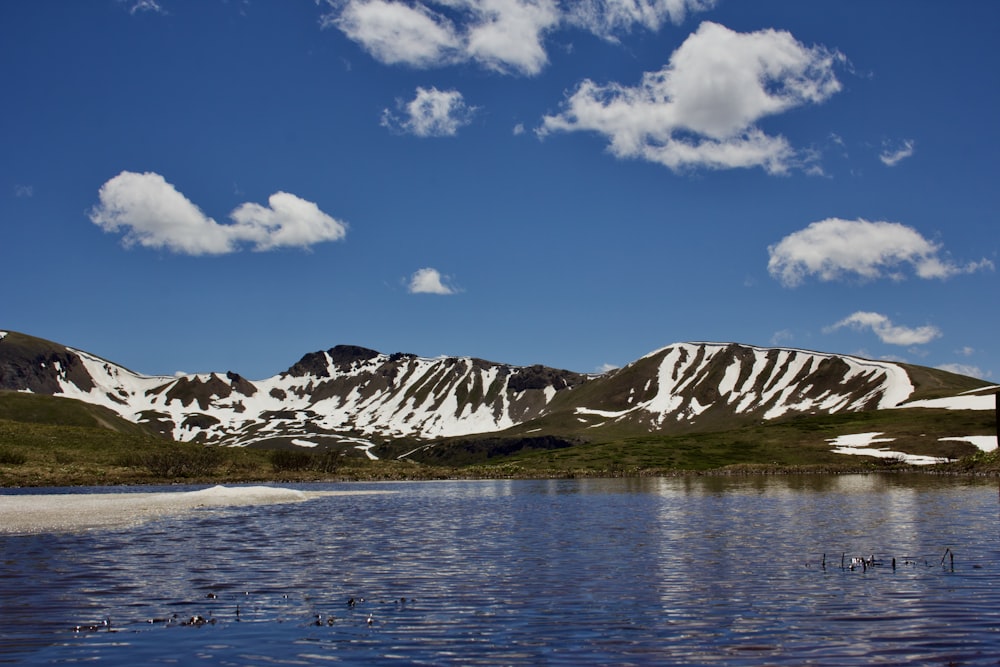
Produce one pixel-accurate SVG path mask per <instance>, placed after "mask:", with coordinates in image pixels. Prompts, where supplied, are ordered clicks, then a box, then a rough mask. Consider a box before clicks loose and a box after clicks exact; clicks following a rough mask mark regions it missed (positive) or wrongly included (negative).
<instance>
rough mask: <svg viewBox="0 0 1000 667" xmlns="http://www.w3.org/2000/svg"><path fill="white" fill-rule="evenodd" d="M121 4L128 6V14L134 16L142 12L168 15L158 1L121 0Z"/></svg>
mask: <svg viewBox="0 0 1000 667" xmlns="http://www.w3.org/2000/svg"><path fill="white" fill-rule="evenodd" d="M119 2H121V3H122V4H124V5H127V6H128V13H129V14H132V15H133V16H134V15H135V14H138V13H140V12H152V13H154V14H166V13H167V12H166V10H164V9H163V7H162V6H161V5H160V3H159V2H157V0H119Z"/></svg>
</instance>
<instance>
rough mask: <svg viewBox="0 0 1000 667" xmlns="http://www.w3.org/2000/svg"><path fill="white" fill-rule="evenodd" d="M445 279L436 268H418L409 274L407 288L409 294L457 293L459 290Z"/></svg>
mask: <svg viewBox="0 0 1000 667" xmlns="http://www.w3.org/2000/svg"><path fill="white" fill-rule="evenodd" d="M446 280H447V276H442V275H441V273H440V272H439V271H438V270H437V269H431V268H425V269H418V270H417V271H416V272H414V274H413V275H412V276H410V282H409V285H408V289H409V292H410V294H457V293H458V291H459V290H458V289H457V288H455V287H453V286H451V285H449V284H447V282H445V281H446Z"/></svg>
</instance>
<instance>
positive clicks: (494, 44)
mask: <svg viewBox="0 0 1000 667" xmlns="http://www.w3.org/2000/svg"><path fill="white" fill-rule="evenodd" d="M452 2H453V3H454V4H455V5H458V6H462V7H466V8H467V9H468V11H470V12H471V14H472V16H473V18H472V24H471V26H470V27H469V31H468V34H467V36H466V53H467V54H468V55H469V57H471V58H472V59H473V60H476V61H478V62H480V63H482V64H483V65H484V66H486V67H487V68H489V69H492V70H496V71H499V72H516V73H520V74H538V73H539V72H540V71H542V69H543V68H544V67H545V65H546V64H548V60H549V59H548V55H546V53H545V47H544V46H543V45H542V38H543V34H544V33H545V32H546V31H547V30H549V29H551V28H552V27H554V26H555V25H556V24H557V23H558V22H559V12H558V10H557V9H556V5H555V2H554V1H553V0H528V1H525V0H452Z"/></svg>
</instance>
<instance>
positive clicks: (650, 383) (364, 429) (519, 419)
mask: <svg viewBox="0 0 1000 667" xmlns="http://www.w3.org/2000/svg"><path fill="white" fill-rule="evenodd" d="M930 386H933V387H932V388H933V391H932V392H928V391H925V389H924V388H925V387H930ZM985 386H988V384H987V383H985V382H983V381H981V380H977V379H975V378H968V377H965V376H959V375H954V374H951V373H947V372H945V371H938V370H935V369H929V368H926V367H918V366H909V365H905V364H898V363H893V362H883V361H875V360H870V359H863V358H860V357H855V356H851V355H838V354H832V353H823V352H817V351H809V350H801V349H797V348H765V347H759V346H752V345H744V344H739V343H713V342H706V341H699V342H688V343H673V344H671V345H668V346H664V347H661V348H659V349H657V350H654V351H652V352H650V353H648V354H646V355H643V356H642V357H640V358H639V359H636V360H635V361H633V362H631V363H629V364H627V365H626V366H624V367H622V368H619V369H615V370H612V371H609V372H607V373H604V374H600V375H586V374H581V373H575V372H572V371H566V370H561V369H556V368H551V367H547V366H543V365H532V366H515V365H510V364H503V363H498V362H491V361H486V360H483V359H478V358H474V357H438V358H424V357H419V356H417V355H414V354H408V353H398V352H397V353H392V354H385V353H382V352H378V351H376V350H373V349H370V348H365V347H361V346H357V345H337V346H334V347H331V348H329V349H327V350H320V351H316V352H309V353H306V354H305V355H303V356H302V357H301V358H300V359H299V360H298V361H297V362H295V363H294V364H292V365H291V366H290V367H289V368H288V369H287V370H286V371H283V372H281V373H279V374H277V375H274V376H272V377H270V378H264V379H262V380H248V379H246V378H244V377H242V376H241V375H239V374H238V373H236V372H234V371H226V372H224V373H221V372H210V373H196V374H184V375H178V376H147V375H143V374H140V373H136V372H134V371H131V370H129V369H126V368H124V367H122V366H120V365H117V364H114V363H113V362H110V361H108V360H106V359H102V358H100V357H97V356H96V355H92V354H90V353H87V352H85V351H82V350H78V349H75V348H72V347H67V346H64V345H60V344H58V343H53V342H51V341H46V340H44V339H39V338H34V337H31V336H28V335H26V334H20V333H17V332H7V331H4V332H2V333H0V389H7V390H13V391H27V392H32V393H38V394H50V395H59V396H64V397H68V398H75V399H77V400H81V401H84V402H87V403H92V404H95V405H100V406H103V407H105V408H108V409H110V410H112V411H114V412H115V413H117V414H118V415H120V416H121V417H122V418H124V419H125V420H127V421H130V422H132V423H136V424H139V425H142V426H144V427H146V428H149V429H152V430H155V431H157V432H159V433H161V434H163V435H166V436H169V437H171V438H173V439H175V440H182V441H194V442H201V443H204V444H210V445H228V446H256V447H289V446H295V447H307V448H321V449H323V448H338V449H342V450H344V449H354V450H359V451H361V452H363V453H364V454H365V455H368V456H369V457H371V458H374V457H375V454H374V453H373V449H375V448H377V447H378V446H380V445H383V444H386V443H393V442H397V443H398V442H412V443H414V445H415V446H414V447H413V449H414V450H416V449H419V448H420V447H422V446H423V445H425V444H426V443H429V442H433V441H436V440H441V439H447V438H454V437H461V436H473V435H482V436H484V437H485V436H495V435H498V434H499V435H502V434H504V433H510V434H516V435H518V437H524V436H530V437H534V438H540V440H539V442H544V443H545V444H544V446H546V447H551V446H555V445H554V444H553V442H550V441H547V440H544V438H545V437H548V436H562V435H569V436H572V438H573V439H574V441H578V440H580V439H581V438H583V439H585V438H586V437H587V436H588V435H590V434H593V435H594V436H596V435H598V434H618V435H636V434H643V433H653V434H677V433H686V432H699V431H705V430H724V429H726V428H735V427H740V426H745V425H748V424H753V423H763V422H770V421H773V420H777V419H780V418H784V417H790V416H795V415H809V414H835V413H840V412H864V411H872V410H884V409H892V408H896V407H900V406H903V405H907V404H909V403H912V402H913V401H915V400H919V399H922V398H934V397H936V396H951V395H955V394H958V393H960V392H961V391H966V390H970V389H976V388H981V387H985ZM988 398H989V397H987V399H988Z"/></svg>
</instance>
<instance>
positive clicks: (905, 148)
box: [878, 139, 916, 167]
mask: <svg viewBox="0 0 1000 667" xmlns="http://www.w3.org/2000/svg"><path fill="white" fill-rule="evenodd" d="M915 146H916V142H914V141H913V140H912V139H906V140H905V141H903V142H902V143H901V144H899V145H895V146H891V145H890V144H888V143H885V144H883V146H882V152H881V153H880V154H879V156H878V159H879V160H881V161H882V164H884V165H885V166H887V167H895V166H896V165H897V164H899V162H900V161H901V160H905V159H906V158H908V157H910V156H912V155H913V151H914V150H915V149H914V147H915Z"/></svg>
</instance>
